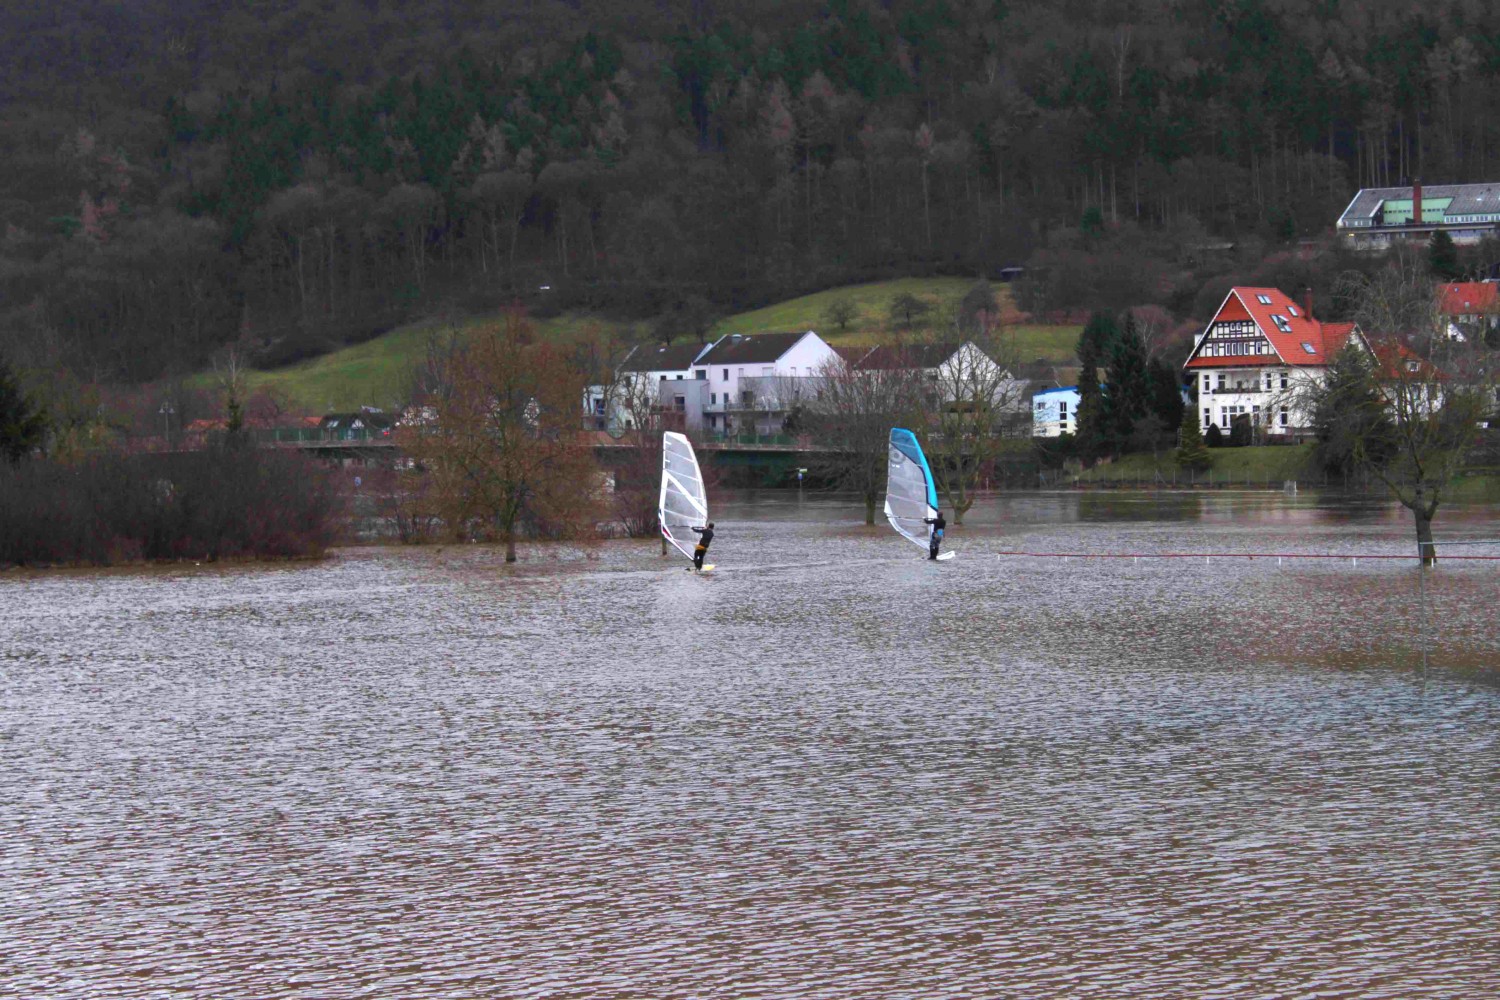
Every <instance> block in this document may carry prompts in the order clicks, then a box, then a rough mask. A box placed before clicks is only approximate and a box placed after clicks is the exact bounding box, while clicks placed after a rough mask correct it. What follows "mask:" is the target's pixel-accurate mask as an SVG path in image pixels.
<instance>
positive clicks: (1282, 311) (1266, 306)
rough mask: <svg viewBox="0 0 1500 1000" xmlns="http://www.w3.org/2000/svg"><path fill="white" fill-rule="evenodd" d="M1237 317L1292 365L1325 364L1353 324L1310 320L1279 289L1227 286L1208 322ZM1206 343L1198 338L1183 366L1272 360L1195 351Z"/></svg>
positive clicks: (1245, 365)
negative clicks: (1248, 322) (1224, 295)
mask: <svg viewBox="0 0 1500 1000" xmlns="http://www.w3.org/2000/svg"><path fill="white" fill-rule="evenodd" d="M1241 319H1249V320H1252V321H1253V322H1254V323H1255V325H1256V327H1257V328H1259V330H1260V332H1261V333H1262V334H1263V335H1264V336H1265V338H1266V339H1267V340H1269V341H1270V342H1271V349H1272V350H1274V351H1275V352H1276V354H1277V355H1278V356H1279V358H1280V361H1281V363H1282V364H1286V365H1290V366H1292V367H1293V368H1305V367H1308V366H1313V365H1326V364H1328V363H1329V361H1330V359H1332V357H1333V356H1334V355H1335V354H1337V353H1338V352H1339V350H1340V348H1342V347H1343V346H1344V344H1346V343H1347V342H1348V340H1349V337H1350V335H1351V334H1352V333H1353V332H1354V324H1353V323H1323V322H1320V321H1319V320H1316V319H1313V318H1312V317H1311V316H1308V315H1307V314H1306V312H1305V311H1304V310H1303V308H1302V307H1301V306H1299V305H1297V303H1296V302H1294V301H1292V298H1291V296H1289V295H1287V294H1286V292H1283V291H1282V290H1281V289H1279V288H1242V287H1235V288H1231V289H1230V290H1229V295H1228V296H1226V297H1225V299H1224V302H1223V304H1222V305H1220V306H1219V311H1218V312H1216V313H1215V314H1214V318H1213V319H1211V320H1209V324H1208V325H1209V326H1210V327H1212V326H1213V325H1214V324H1215V323H1218V322H1221V321H1223V320H1241ZM1207 342H1208V339H1207V338H1206V337H1205V338H1203V339H1202V340H1200V341H1199V343H1198V346H1197V347H1195V348H1193V353H1192V356H1191V357H1189V358H1188V362H1187V364H1185V365H1184V366H1183V367H1184V368H1262V367H1265V366H1266V365H1267V364H1270V363H1272V362H1271V361H1270V360H1269V359H1268V358H1267V357H1266V356H1265V355H1264V354H1250V355H1238V356H1231V357H1217V358H1216V357H1208V356H1205V355H1200V354H1199V353H1198V352H1199V351H1200V350H1202V348H1203V345H1204V344H1205V343H1207Z"/></svg>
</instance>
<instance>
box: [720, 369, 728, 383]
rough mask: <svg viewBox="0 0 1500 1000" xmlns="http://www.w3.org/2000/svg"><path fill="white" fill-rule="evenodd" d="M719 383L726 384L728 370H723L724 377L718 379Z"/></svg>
mask: <svg viewBox="0 0 1500 1000" xmlns="http://www.w3.org/2000/svg"><path fill="white" fill-rule="evenodd" d="M719 381H720V382H728V381H729V369H728V368H725V369H724V377H723V378H721V379H719Z"/></svg>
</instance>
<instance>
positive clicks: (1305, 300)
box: [1302, 287, 1313, 320]
mask: <svg viewBox="0 0 1500 1000" xmlns="http://www.w3.org/2000/svg"><path fill="white" fill-rule="evenodd" d="M1302 314H1303V315H1304V316H1306V317H1307V318H1308V319H1309V320H1311V319H1312V318H1313V317H1312V289H1311V288H1310V287H1309V288H1304V289H1302Z"/></svg>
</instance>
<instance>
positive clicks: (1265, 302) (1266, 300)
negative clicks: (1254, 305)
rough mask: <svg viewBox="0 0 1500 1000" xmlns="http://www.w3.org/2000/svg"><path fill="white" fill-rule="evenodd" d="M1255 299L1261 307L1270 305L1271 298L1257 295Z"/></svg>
mask: <svg viewBox="0 0 1500 1000" xmlns="http://www.w3.org/2000/svg"><path fill="white" fill-rule="evenodd" d="M1255 298H1256V301H1258V302H1259V303H1260V304H1261V305H1263V306H1268V305H1270V304H1271V296H1269V295H1257V296H1256V297H1255Z"/></svg>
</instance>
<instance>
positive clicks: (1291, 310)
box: [1286, 304, 1297, 316]
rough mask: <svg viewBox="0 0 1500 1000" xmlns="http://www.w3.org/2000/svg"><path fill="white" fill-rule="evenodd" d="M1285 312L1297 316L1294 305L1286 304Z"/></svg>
mask: <svg viewBox="0 0 1500 1000" xmlns="http://www.w3.org/2000/svg"><path fill="white" fill-rule="evenodd" d="M1286 311H1287V312H1289V313H1291V314H1292V315H1293V316H1295V315H1297V307H1296V306H1294V305H1290V304H1288V305H1287V307H1286Z"/></svg>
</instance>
